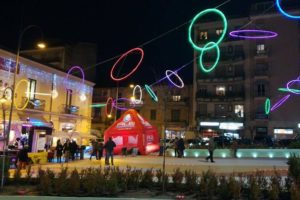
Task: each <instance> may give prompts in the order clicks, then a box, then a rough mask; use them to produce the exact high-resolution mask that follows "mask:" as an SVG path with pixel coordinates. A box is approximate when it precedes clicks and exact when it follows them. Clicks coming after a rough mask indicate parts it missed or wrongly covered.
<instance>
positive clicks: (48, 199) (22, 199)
mask: <svg viewBox="0 0 300 200" xmlns="http://www.w3.org/2000/svg"><path fill="white" fill-rule="evenodd" d="M0 199H3V200H4V199H5V200H39V199H42V200H56V199H59V200H78V199H80V200H96V199H105V200H116V199H118V200H134V199H139V200H147V199H146V198H122V197H118V198H109V197H57V196H0ZM154 199H156V198H154ZM162 199H172V198H170V197H168V196H166V197H163V198H162ZM156 200H159V199H156Z"/></svg>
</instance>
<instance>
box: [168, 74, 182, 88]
mask: <svg viewBox="0 0 300 200" xmlns="http://www.w3.org/2000/svg"><path fill="white" fill-rule="evenodd" d="M171 75H174V76H176V77H177V78H178V80H179V81H180V83H181V85H177V84H176V83H174V82H173V81H172V80H171V78H170V76H171ZM166 77H167V79H168V80H169V81H170V82H171V83H172V84H173V85H174V86H176V87H178V88H183V87H184V83H183V81H182V79H181V78H180V76H179V75H178V74H177V73H176V72H173V71H172V70H166Z"/></svg>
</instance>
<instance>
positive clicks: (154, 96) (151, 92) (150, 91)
mask: <svg viewBox="0 0 300 200" xmlns="http://www.w3.org/2000/svg"><path fill="white" fill-rule="evenodd" d="M145 88H146V90H147V92H148V94H149V95H150V96H151V98H152V99H153V100H154V101H156V102H158V98H157V96H156V94H155V93H154V92H153V90H152V89H151V87H150V86H149V85H147V84H145Z"/></svg>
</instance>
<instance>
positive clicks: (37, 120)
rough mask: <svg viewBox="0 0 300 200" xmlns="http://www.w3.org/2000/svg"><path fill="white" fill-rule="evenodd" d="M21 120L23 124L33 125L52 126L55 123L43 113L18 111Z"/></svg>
mask: <svg viewBox="0 0 300 200" xmlns="http://www.w3.org/2000/svg"><path fill="white" fill-rule="evenodd" d="M18 115H19V118H20V120H21V121H22V122H23V124H27V125H31V126H33V127H47V128H52V127H53V124H52V123H50V122H49V121H47V120H46V119H45V118H44V116H43V115H36V114H20V113H18Z"/></svg>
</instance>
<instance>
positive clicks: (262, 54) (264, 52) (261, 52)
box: [254, 50, 270, 58]
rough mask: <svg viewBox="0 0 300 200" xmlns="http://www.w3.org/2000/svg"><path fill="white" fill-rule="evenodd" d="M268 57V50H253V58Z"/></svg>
mask: <svg viewBox="0 0 300 200" xmlns="http://www.w3.org/2000/svg"><path fill="white" fill-rule="evenodd" d="M269 55H270V51H269V50H255V52H254V58H268V57H269Z"/></svg>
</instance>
